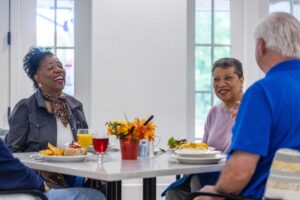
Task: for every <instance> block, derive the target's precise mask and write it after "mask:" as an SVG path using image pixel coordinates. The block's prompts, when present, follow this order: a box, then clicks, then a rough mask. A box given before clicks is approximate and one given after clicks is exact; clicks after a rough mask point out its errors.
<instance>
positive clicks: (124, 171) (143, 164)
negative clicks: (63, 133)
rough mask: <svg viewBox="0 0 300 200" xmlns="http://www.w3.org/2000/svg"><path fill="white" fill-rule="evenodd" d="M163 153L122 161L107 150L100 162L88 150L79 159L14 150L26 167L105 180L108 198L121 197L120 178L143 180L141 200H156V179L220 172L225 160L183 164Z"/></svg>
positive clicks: (116, 198)
mask: <svg viewBox="0 0 300 200" xmlns="http://www.w3.org/2000/svg"><path fill="white" fill-rule="evenodd" d="M171 154H172V153H170V152H167V153H162V154H159V155H157V156H155V157H154V158H147V157H146V158H138V159H137V160H122V159H121V154H120V152H107V153H106V154H105V157H104V161H103V162H101V163H99V162H98V161H97V155H95V154H91V153H89V155H88V156H87V158H86V159H84V160H82V161H68V160H48V159H44V158H41V157H40V156H39V154H38V153H37V152H35V153H30V152H26V153H14V156H15V157H17V158H19V159H20V160H21V161H22V162H23V163H24V164H25V165H26V166H28V167H29V168H31V169H34V170H42V171H48V172H55V173H61V174H66V175H73V176H82V177H87V178H91V179H96V180H101V181H106V182H107V186H106V197H107V199H108V200H121V199H122V194H121V193H122V180H125V179H136V178H140V179H143V200H156V178H157V177H159V176H170V175H174V176H176V175H179V174H193V173H207V172H218V171H221V170H222V169H223V167H224V165H225V162H224V161H221V162H218V163H215V164H184V163H180V162H178V161H177V160H175V159H174V158H172V156H171Z"/></svg>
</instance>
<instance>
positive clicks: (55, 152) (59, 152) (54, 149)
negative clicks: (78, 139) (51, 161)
mask: <svg viewBox="0 0 300 200" xmlns="http://www.w3.org/2000/svg"><path fill="white" fill-rule="evenodd" d="M48 148H49V149H50V150H51V151H52V152H53V156H62V155H64V150H63V149H59V148H57V147H55V146H53V145H51V144H50V143H48Z"/></svg>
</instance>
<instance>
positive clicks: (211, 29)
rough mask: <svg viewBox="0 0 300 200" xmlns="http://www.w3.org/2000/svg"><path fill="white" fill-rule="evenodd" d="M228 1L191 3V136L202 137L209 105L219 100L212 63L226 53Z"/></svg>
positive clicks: (197, 1)
mask: <svg viewBox="0 0 300 200" xmlns="http://www.w3.org/2000/svg"><path fill="white" fill-rule="evenodd" d="M230 28H231V24H230V0H196V3H195V139H196V140H197V139H200V138H202V136H203V134H204V124H205V121H206V116H207V114H208V111H209V110H210V108H211V107H212V106H213V105H215V104H217V103H218V102H220V101H219V100H218V99H217V98H216V97H215V95H214V91H213V88H212V75H211V69H212V64H213V62H214V61H215V60H217V59H219V58H222V57H228V56H230V49H231V41H230V34H231V33H230Z"/></svg>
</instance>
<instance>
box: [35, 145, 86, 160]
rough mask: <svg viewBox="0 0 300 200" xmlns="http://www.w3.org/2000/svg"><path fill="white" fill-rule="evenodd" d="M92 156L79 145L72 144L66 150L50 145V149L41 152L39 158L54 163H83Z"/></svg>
mask: <svg viewBox="0 0 300 200" xmlns="http://www.w3.org/2000/svg"><path fill="white" fill-rule="evenodd" d="M90 155H92V154H91V153H87V150H86V149H85V148H83V147H81V146H80V145H79V144H76V143H70V144H69V145H68V146H66V147H65V149H60V148H57V147H55V146H53V145H51V144H50V143H48V149H45V150H42V151H40V152H39V156H40V157H41V158H42V159H44V160H46V161H52V162H81V161H84V160H85V159H86V158H87V157H89V156H90Z"/></svg>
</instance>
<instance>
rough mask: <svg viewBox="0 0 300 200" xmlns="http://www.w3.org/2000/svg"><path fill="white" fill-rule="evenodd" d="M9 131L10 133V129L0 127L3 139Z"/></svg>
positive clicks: (0, 135) (0, 134)
mask: <svg viewBox="0 0 300 200" xmlns="http://www.w3.org/2000/svg"><path fill="white" fill-rule="evenodd" d="M7 133H8V129H5V128H0V138H2V140H4V138H5V136H6V134H7Z"/></svg>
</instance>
